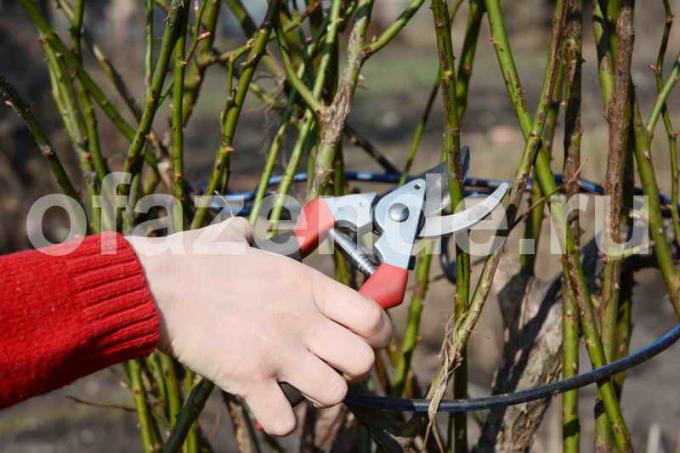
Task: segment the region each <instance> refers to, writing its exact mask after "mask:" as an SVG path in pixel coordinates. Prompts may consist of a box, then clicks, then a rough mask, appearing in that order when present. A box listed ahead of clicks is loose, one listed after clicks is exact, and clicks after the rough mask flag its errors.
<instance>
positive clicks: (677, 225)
mask: <svg viewBox="0 0 680 453" xmlns="http://www.w3.org/2000/svg"><path fill="white" fill-rule="evenodd" d="M663 4H664V10H665V13H666V24H665V26H664V30H663V37H662V39H661V45H660V46H659V53H658V56H657V58H656V65H655V67H654V74H655V76H656V77H655V78H656V88H657V90H658V91H661V90H662V89H663V88H662V87H663V66H664V60H665V58H666V49H667V48H668V39H669V37H670V33H671V27H672V26H673V11H672V10H671V5H670V1H669V0H664V2H663ZM661 116H662V118H663V125H664V129H665V130H666V136H667V138H668V154H669V158H670V159H669V160H670V167H671V205H672V208H671V210H670V211H671V219H672V223H673V232H674V234H675V242H676V245H680V214H679V213H678V209H677V206H678V202H679V201H680V188H679V183H680V168H679V167H678V138H677V136H676V134H675V131H674V130H673V123H672V122H671V115H670V113H669V112H668V107H667V106H666V105H663V107H662V108H661ZM647 133H648V134H649V135H650V136H652V135H654V131H653V129H650V128H647Z"/></svg>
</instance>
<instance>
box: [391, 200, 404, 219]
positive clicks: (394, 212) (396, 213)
mask: <svg viewBox="0 0 680 453" xmlns="http://www.w3.org/2000/svg"><path fill="white" fill-rule="evenodd" d="M389 215H390V219H392V220H394V221H395V222H403V221H404V220H406V219H408V207H407V206H406V205H405V204H404V203H394V204H393V205H392V206H390V210H389Z"/></svg>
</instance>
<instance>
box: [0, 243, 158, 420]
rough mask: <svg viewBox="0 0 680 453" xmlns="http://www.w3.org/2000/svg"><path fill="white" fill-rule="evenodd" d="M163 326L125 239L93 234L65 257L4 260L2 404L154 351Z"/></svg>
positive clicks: (30, 254) (0, 274) (0, 278)
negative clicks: (160, 327) (160, 324)
mask: <svg viewBox="0 0 680 453" xmlns="http://www.w3.org/2000/svg"><path fill="white" fill-rule="evenodd" d="M102 245H104V247H105V248H104V253H102ZM63 247H64V245H58V246H55V247H53V248H49V249H46V250H48V251H52V252H54V251H57V252H59V251H63ZM158 323H159V320H158V312H157V309H156V305H155V304H154V301H153V298H152V296H151V292H150V291H149V289H148V286H147V283H146V278H145V276H144V273H143V270H142V267H141V265H140V264H139V261H138V260H137V256H136V255H135V252H134V251H133V249H132V247H130V245H129V244H128V242H127V241H126V240H125V239H124V238H123V237H122V236H120V235H118V234H115V233H105V234H102V235H98V236H90V237H88V238H86V239H85V240H83V242H82V243H81V244H80V246H78V247H77V248H76V249H75V251H73V252H71V253H68V254H64V255H63V256H52V255H47V254H45V253H43V252H40V251H27V252H21V253H15V254H12V255H7V256H2V257H0V407H6V406H9V405H12V404H14V403H17V402H19V401H21V400H23V399H26V398H28V397H30V396H33V395H38V394H41V393H45V392H48V391H50V390H53V389H56V388H58V387H61V386H63V385H66V384H68V383H70V382H72V381H74V380H75V379H78V378H79V377H82V376H85V375H87V374H90V373H93V372H94V371H97V370H100V369H102V368H106V367H107V366H109V365H112V364H115V363H118V362H122V361H124V360H128V359H132V358H136V357H142V356H145V355H147V354H149V353H150V352H151V351H152V350H153V348H154V345H155V344H156V342H157V341H158V332H159V324H158Z"/></svg>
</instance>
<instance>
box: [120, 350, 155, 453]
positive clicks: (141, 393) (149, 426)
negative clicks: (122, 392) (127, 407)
mask: <svg viewBox="0 0 680 453" xmlns="http://www.w3.org/2000/svg"><path fill="white" fill-rule="evenodd" d="M125 368H126V370H127V372H128V375H129V377H130V389H131V390H132V398H133V400H134V402H135V410H136V412H137V420H138V423H139V433H140V436H141V438H142V445H143V446H144V452H145V453H153V452H155V451H157V449H158V446H159V445H160V436H159V434H158V432H157V431H156V424H155V423H154V419H153V417H152V415H151V409H150V408H149V402H148V399H147V397H146V390H145V389H144V383H143V381H142V365H141V363H140V361H139V360H130V361H128V362H126V363H125Z"/></svg>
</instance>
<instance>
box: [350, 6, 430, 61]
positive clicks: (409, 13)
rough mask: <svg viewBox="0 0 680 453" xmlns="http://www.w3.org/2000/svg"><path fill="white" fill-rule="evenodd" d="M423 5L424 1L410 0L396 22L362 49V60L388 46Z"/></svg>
mask: <svg viewBox="0 0 680 453" xmlns="http://www.w3.org/2000/svg"><path fill="white" fill-rule="evenodd" d="M423 3H425V0H411V2H409V4H408V5H407V6H406V8H405V9H404V11H403V12H402V13H401V14H400V15H399V17H398V18H397V20H395V21H394V22H392V23H391V24H390V25H389V27H387V29H385V31H383V32H382V33H381V34H380V36H378V37H374V38H373V39H372V40H371V43H370V44H368V45H366V47H365V49H364V53H365V55H364V58H367V57H369V56H370V55H373V54H374V53H376V52H379V51H380V50H381V49H382V48H383V47H385V46H386V45H387V44H389V42H390V41H392V39H394V37H395V36H397V35H398V34H399V32H400V31H401V30H402V29H403V28H404V27H405V26H406V24H408V23H409V21H410V20H411V18H412V17H413V15H414V14H415V13H417V12H418V10H419V9H420V7H421V6H422V5H423Z"/></svg>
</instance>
